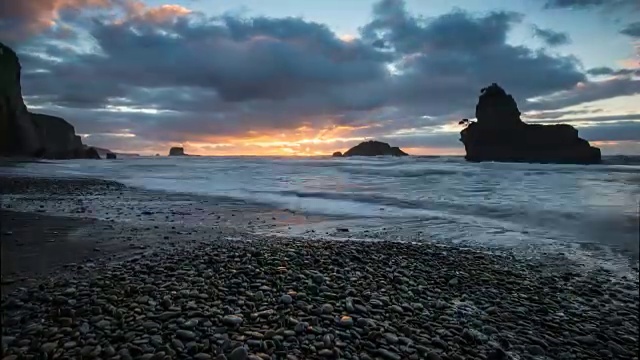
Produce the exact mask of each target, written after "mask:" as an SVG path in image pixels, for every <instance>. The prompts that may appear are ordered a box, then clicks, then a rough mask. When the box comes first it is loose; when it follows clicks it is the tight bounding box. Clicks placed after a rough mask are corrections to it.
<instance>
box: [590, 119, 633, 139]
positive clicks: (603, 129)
mask: <svg viewBox="0 0 640 360" xmlns="http://www.w3.org/2000/svg"><path fill="white" fill-rule="evenodd" d="M579 134H580V137H582V138H585V139H587V140H589V141H640V122H639V121H623V122H618V123H612V124H603V125H598V126H585V127H580V128H579Z"/></svg>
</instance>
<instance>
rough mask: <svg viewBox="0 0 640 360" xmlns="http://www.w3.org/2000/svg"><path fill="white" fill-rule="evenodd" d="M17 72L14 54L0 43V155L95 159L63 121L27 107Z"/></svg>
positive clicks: (17, 63) (16, 59) (19, 68)
mask: <svg viewBox="0 0 640 360" xmlns="http://www.w3.org/2000/svg"><path fill="white" fill-rule="evenodd" d="M20 74H21V66H20V60H19V59H18V56H17V54H16V53H15V52H14V51H13V50H12V49H11V48H9V47H8V46H6V45H4V44H2V43H0V156H18V157H43V158H48V159H73V158H85V157H87V156H88V157H89V158H95V157H94V154H93V153H88V152H87V151H86V149H85V148H84V146H83V145H82V140H81V139H80V137H79V136H77V135H76V133H75V129H74V127H73V126H72V125H71V124H69V123H68V122H67V121H66V120H64V119H62V118H59V117H55V116H50V115H44V114H34V113H30V112H29V111H28V110H27V107H26V106H25V104H24V101H23V98H22V87H21V84H20ZM98 158H99V157H98Z"/></svg>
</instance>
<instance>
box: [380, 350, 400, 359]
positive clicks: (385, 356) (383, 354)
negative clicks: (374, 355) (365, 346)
mask: <svg viewBox="0 0 640 360" xmlns="http://www.w3.org/2000/svg"><path fill="white" fill-rule="evenodd" d="M378 355H380V356H381V357H382V358H383V359H385V360H400V359H402V357H401V356H400V355H398V354H396V353H394V352H392V351H389V350H387V349H378Z"/></svg>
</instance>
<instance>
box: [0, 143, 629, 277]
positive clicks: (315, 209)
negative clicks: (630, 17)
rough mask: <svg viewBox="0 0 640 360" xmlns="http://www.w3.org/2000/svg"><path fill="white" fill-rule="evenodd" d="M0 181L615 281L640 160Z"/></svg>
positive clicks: (132, 162) (242, 164) (35, 167)
mask: <svg viewBox="0 0 640 360" xmlns="http://www.w3.org/2000/svg"><path fill="white" fill-rule="evenodd" d="M2 171H6V172H12V173H15V174H20V175H28V176H45V177H93V178H101V179H108V180H115V181H118V182H121V183H124V184H126V185H129V186H132V187H138V188H143V189H149V190H162V191H166V192H175V193H185V194H196V195H205V196H212V197H216V198H219V199H229V200H234V201H236V202H237V201H238V200H241V201H242V202H243V203H246V204H252V205H256V206H265V207H272V208H274V209H283V210H289V211H294V212H296V213H302V214H307V215H309V216H313V215H318V216H322V217H324V218H326V219H331V222H330V223H329V225H328V226H330V227H341V228H348V229H350V234H351V236H350V237H352V238H353V239H354V240H356V239H364V240H366V238H367V237H368V236H369V235H368V234H373V233H378V234H379V233H384V234H385V236H386V237H387V238H389V239H393V240H403V239H404V240H408V241H431V242H438V243H443V244H458V245H460V246H478V247H483V248H495V249H516V250H518V251H521V252H522V253H523V254H536V253H537V254H540V253H545V254H546V253H553V252H555V253H562V254H564V255H565V256H568V257H572V258H574V259H577V260H583V261H585V262H588V263H590V264H598V266H603V267H610V268H611V269H613V270H615V269H618V268H620V267H627V268H628V266H629V265H630V266H631V268H632V269H637V266H638V265H637V263H638V251H639V250H638V249H639V242H640V234H639V231H640V220H639V211H640V156H638V157H633V156H613V157H605V159H604V163H603V164H599V165H559V164H527V163H494V162H483V163H470V162H466V161H465V160H464V159H463V158H462V157H447V156H437V157H436V156H433V157H431V156H408V157H402V158H396V157H351V158H331V157H202V156H199V157H127V158H122V159H118V160H102V161H95V160H66V161H47V162H46V163H29V164H24V165H23V166H20V167H13V168H3V169H2ZM325 226H327V224H325ZM289 229H290V230H291V228H289ZM382 229H384V230H385V231H384V232H382ZM294 230H295V229H293V230H291V231H294ZM305 231H308V229H307V230H305ZM378 238H379V236H378ZM585 259H586V260H585Z"/></svg>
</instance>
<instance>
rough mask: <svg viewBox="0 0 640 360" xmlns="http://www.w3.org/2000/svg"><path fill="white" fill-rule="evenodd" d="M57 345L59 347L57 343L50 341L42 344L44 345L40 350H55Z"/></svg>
mask: <svg viewBox="0 0 640 360" xmlns="http://www.w3.org/2000/svg"><path fill="white" fill-rule="evenodd" d="M57 347H58V344H57V343H54V342H48V343H44V344H42V346H41V347H40V350H42V352H44V353H50V352H52V351H53V350H55V349H56V348H57Z"/></svg>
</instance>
